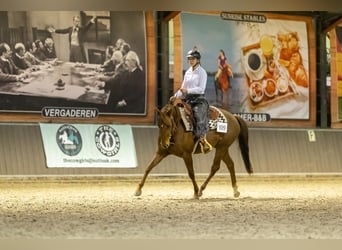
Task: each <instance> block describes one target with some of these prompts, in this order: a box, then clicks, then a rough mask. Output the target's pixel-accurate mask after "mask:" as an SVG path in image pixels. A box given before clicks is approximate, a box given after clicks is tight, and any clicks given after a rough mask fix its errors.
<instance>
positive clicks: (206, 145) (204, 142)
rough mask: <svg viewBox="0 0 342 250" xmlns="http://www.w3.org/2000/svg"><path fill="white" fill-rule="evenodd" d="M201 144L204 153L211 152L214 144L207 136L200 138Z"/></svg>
mask: <svg viewBox="0 0 342 250" xmlns="http://www.w3.org/2000/svg"><path fill="white" fill-rule="evenodd" d="M199 145H200V147H201V152H202V153H204V154H206V153H209V152H210V151H211V150H212V149H213V146H211V144H210V143H209V142H208V141H207V140H206V139H205V137H202V136H201V137H200V138H199Z"/></svg>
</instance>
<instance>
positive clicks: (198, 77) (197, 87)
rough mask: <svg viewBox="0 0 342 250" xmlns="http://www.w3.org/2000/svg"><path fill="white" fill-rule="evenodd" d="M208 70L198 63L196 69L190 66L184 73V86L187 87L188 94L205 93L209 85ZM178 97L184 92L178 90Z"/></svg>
mask: <svg viewBox="0 0 342 250" xmlns="http://www.w3.org/2000/svg"><path fill="white" fill-rule="evenodd" d="M207 77H208V76H207V72H206V71H205V70H204V69H203V68H202V66H201V65H198V66H197V67H196V68H195V69H194V70H193V69H192V67H190V68H189V69H188V70H187V71H186V72H185V75H184V78H183V83H182V87H181V88H184V89H187V91H188V94H204V92H205V88H206V86H207ZM175 96H176V97H180V96H182V92H181V91H180V90H178V91H177V92H176V94H175Z"/></svg>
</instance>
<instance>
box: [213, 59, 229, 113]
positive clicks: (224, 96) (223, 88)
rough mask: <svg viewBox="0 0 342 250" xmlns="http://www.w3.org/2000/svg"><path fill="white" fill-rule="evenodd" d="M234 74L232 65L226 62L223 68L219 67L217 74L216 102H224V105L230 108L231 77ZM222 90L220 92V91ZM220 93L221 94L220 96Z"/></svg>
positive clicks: (215, 83) (215, 82)
mask: <svg viewBox="0 0 342 250" xmlns="http://www.w3.org/2000/svg"><path fill="white" fill-rule="evenodd" d="M232 76H233V72H232V70H231V66H230V65H228V64H226V65H225V66H224V67H223V68H222V70H221V69H219V70H218V72H217V73H216V74H215V81H214V85H215V94H216V102H217V103H222V107H223V108H225V109H227V108H228V90H229V87H230V80H229V77H232ZM219 91H220V92H219ZM219 95H220V96H219Z"/></svg>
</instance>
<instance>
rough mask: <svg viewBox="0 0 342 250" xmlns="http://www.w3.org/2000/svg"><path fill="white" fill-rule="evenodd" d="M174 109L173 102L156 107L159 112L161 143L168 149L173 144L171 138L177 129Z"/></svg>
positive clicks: (159, 140) (159, 139)
mask: <svg viewBox="0 0 342 250" xmlns="http://www.w3.org/2000/svg"><path fill="white" fill-rule="evenodd" d="M174 109H175V106H174V105H172V104H170V103H169V104H166V105H165V106H164V107H163V108H162V109H160V110H159V109H156V111H157V112H158V127H159V138H158V142H159V145H160V146H161V147H162V148H164V149H166V148H168V147H169V146H170V144H171V138H172V135H173V132H174V131H175V126H176V124H175V121H174V117H173V114H174Z"/></svg>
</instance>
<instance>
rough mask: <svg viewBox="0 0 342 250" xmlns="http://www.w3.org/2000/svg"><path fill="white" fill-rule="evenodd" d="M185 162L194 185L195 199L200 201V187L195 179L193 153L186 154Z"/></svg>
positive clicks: (184, 156)
mask: <svg viewBox="0 0 342 250" xmlns="http://www.w3.org/2000/svg"><path fill="white" fill-rule="evenodd" d="M183 160H184V163H185V166H186V169H187V170H188V175H189V177H190V179H191V181H192V185H193V187H194V198H195V199H198V198H199V196H198V185H197V182H196V179H195V172H194V166H193V160H192V155H191V153H184V155H183Z"/></svg>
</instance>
